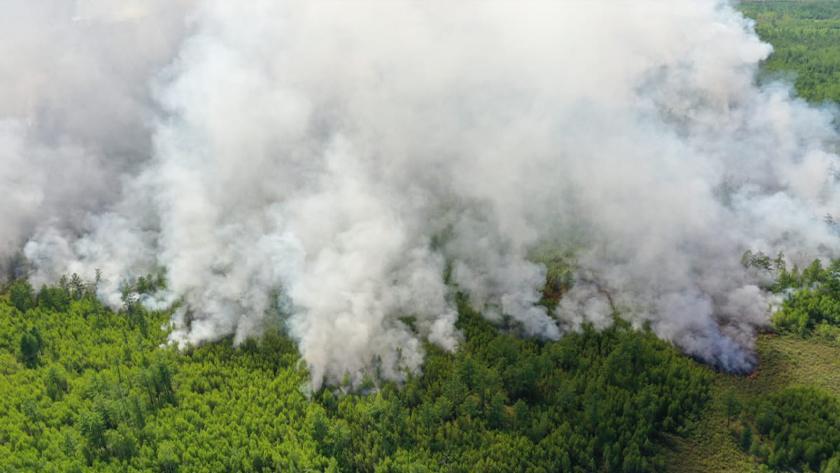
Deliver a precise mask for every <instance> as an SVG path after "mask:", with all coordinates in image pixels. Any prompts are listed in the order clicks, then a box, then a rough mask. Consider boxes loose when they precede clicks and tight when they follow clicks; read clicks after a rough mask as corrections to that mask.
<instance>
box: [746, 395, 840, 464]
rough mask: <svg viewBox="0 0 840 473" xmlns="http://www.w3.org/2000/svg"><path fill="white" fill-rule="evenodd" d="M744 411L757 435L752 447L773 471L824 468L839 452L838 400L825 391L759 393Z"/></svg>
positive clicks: (839, 421)
mask: <svg viewBox="0 0 840 473" xmlns="http://www.w3.org/2000/svg"><path fill="white" fill-rule="evenodd" d="M747 412H748V413H749V417H750V418H751V419H752V420H753V421H754V422H755V425H756V428H757V430H758V434H759V435H760V437H756V439H755V440H756V441H758V444H756V442H755V441H751V443H752V444H753V447H752V450H753V451H754V452H755V453H757V454H759V455H761V456H762V457H763V458H764V460H765V461H766V462H767V465H768V466H770V467H771V468H773V469H775V470H788V469H794V470H797V471H805V470H810V471H827V468H828V464H829V461H832V457H835V456H836V455H837V452H840V401H838V400H837V398H836V397H834V396H833V395H831V394H828V393H826V392H825V391H822V390H820V389H818V388H814V387H789V388H784V389H781V390H779V391H778V392H774V393H770V394H766V395H763V396H759V397H758V398H756V399H755V400H753V401H752V402H751V404H750V406H749V407H748V409H747ZM747 428H750V426H749V425H748V426H747ZM750 435H751V436H752V431H751V430H750ZM745 437H746V433H745ZM742 445H743V443H742Z"/></svg>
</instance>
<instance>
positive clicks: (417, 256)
mask: <svg viewBox="0 0 840 473" xmlns="http://www.w3.org/2000/svg"><path fill="white" fill-rule="evenodd" d="M0 8H2V9H3V10H4V13H5V14H3V15H0V31H3V32H4V33H3V37H2V41H0V78H2V81H3V84H4V85H5V87H4V90H3V92H2V93H0V169H2V172H1V173H0V190H1V191H2V192H0V221H2V222H3V226H2V227H0V253H2V254H4V255H6V256H5V257H6V258H7V259H6V260H7V261H8V258H9V257H13V256H14V255H15V254H17V253H19V252H20V251H23V253H24V254H25V256H26V259H27V260H28V264H30V265H31V268H32V271H33V273H32V276H31V279H32V280H33V281H34V282H35V283H36V284H39V283H41V282H45V281H51V280H54V279H55V278H57V277H58V276H59V275H61V274H66V273H72V272H77V273H79V274H81V275H83V276H85V277H88V278H92V277H93V273H94V269H95V268H100V269H101V270H102V273H103V274H104V276H105V281H104V283H103V284H101V285H100V287H99V296H100V297H101V298H102V300H103V301H105V302H106V303H109V304H111V305H115V306H118V305H119V304H120V286H121V284H122V282H123V281H126V280H131V279H132V278H134V277H137V276H139V275H142V274H146V273H147V272H149V271H151V270H154V269H155V268H165V269H166V271H167V278H168V282H169V285H168V290H167V291H166V293H165V294H158V295H157V298H154V299H153V298H147V299H145V300H144V302H145V303H146V304H149V305H156V306H165V305H168V304H171V303H173V302H174V301H176V300H181V301H183V302H182V304H181V306H180V309H179V310H178V312H177V313H176V315H175V317H174V322H175V324H176V327H177V328H176V330H175V331H174V333H173V334H172V339H173V340H174V341H176V342H179V343H185V342H192V343H199V342H203V341H209V340H214V339H217V338H219V337H222V336H226V335H229V334H235V337H236V339H237V340H242V339H244V338H245V337H247V336H249V335H258V334H259V333H260V331H261V330H262V329H263V328H264V327H265V326H266V325H267V324H272V323H277V322H282V323H284V324H285V325H286V327H287V329H288V330H289V332H290V333H291V334H292V335H293V337H294V338H295V339H296V340H298V342H299V346H300V351H301V353H302V355H303V356H304V357H305V359H306V361H307V363H308V364H309V366H310V369H311V372H312V376H313V380H314V382H315V383H316V384H320V382H321V380H323V379H327V380H329V381H338V380H341V379H342V377H343V376H344V374H345V373H350V374H351V375H353V374H356V373H359V372H360V370H366V369H371V367H374V366H375V367H376V369H378V370H379V371H380V372H381V374H382V375H383V376H385V377H388V378H391V379H399V378H401V377H402V376H404V375H405V372H406V371H416V370H418V369H419V368H420V366H421V363H422V359H423V347H422V342H421V340H423V339H428V340H429V341H430V342H432V343H435V344H438V345H440V346H442V347H444V348H446V349H449V350H454V349H455V348H456V347H457V345H458V341H459V333H458V331H457V330H456V328H455V325H454V324H455V320H456V318H457V311H456V307H455V301H454V293H455V291H461V292H462V293H464V294H466V296H467V297H468V298H469V301H470V303H471V305H472V306H473V307H475V308H476V309H479V310H481V311H482V312H483V313H484V314H485V316H486V317H488V318H490V319H492V320H497V321H502V320H506V321H507V323H509V324H510V325H512V326H515V327H518V330H520V331H521V333H522V334H524V335H527V336H535V337H543V338H546V339H556V338H558V337H560V336H562V334H563V332H565V331H568V330H575V329H578V328H579V327H580V326H581V325H582V324H584V323H587V322H589V323H594V324H595V325H596V326H599V327H602V326H605V325H608V324H609V323H611V321H612V318H611V313H612V305H615V307H616V308H617V309H618V310H620V311H621V313H622V315H623V316H624V317H625V318H627V319H629V320H631V321H632V322H633V323H635V324H642V323H644V322H646V321H649V322H650V323H651V327H652V328H653V330H654V331H655V332H656V333H657V334H658V335H659V336H661V337H663V338H666V339H668V340H672V341H674V342H675V343H676V344H677V345H678V346H679V347H681V348H682V349H684V350H685V351H686V352H687V353H689V354H691V355H693V356H697V357H700V358H702V359H704V360H706V361H708V362H710V363H713V364H716V365H718V366H720V367H722V368H724V369H728V370H734V371H738V370H744V369H748V368H749V367H750V366H751V364H752V363H753V360H752V357H751V354H750V348H751V343H752V342H751V338H752V334H753V330H754V328H755V327H757V326H760V325H762V324H764V323H765V322H766V320H767V314H768V306H769V304H770V302H771V301H770V299H769V297H768V295H767V294H766V293H765V292H764V291H762V290H761V289H760V288H759V286H760V285H761V284H762V282H763V280H764V279H766V277H767V276H766V275H763V274H762V272H761V271H757V270H755V269H746V268H744V267H743V266H742V265H741V264H740V258H741V255H742V254H743V253H744V252H745V251H746V250H748V249H749V250H754V251H758V250H760V251H764V252H766V253H771V254H776V252H778V251H784V252H785V254H786V255H788V258H789V259H790V260H791V262H796V261H804V260H807V259H808V258H813V257H817V256H837V250H838V249H839V248H838V238H837V235H836V233H835V232H834V231H833V227H832V225H830V224H829V223H826V222H825V220H824V216H825V215H826V214H831V213H835V212H836V210H837V208H838V203H840V202H838V192H837V183H836V179H835V170H834V166H835V163H836V162H837V155H836V154H835V150H836V144H837V135H836V134H835V131H834V130H833V129H832V125H831V121H832V118H833V114H832V111H830V110H826V109H820V108H814V107H811V106H809V105H807V104H806V103H804V102H803V101H801V100H799V99H796V98H793V97H792V94H791V90H790V88H789V87H788V86H786V85H783V84H766V85H762V86H757V85H756V74H757V71H758V64H759V62H760V61H761V60H762V59H764V58H766V57H767V55H768V54H769V53H770V52H771V47H770V46H769V45H767V44H764V43H762V42H761V41H760V40H759V39H758V37H757V36H756V35H755V34H754V33H753V30H752V25H751V22H750V21H749V20H746V19H744V18H743V17H742V15H741V14H740V13H738V12H736V11H734V10H733V9H732V8H731V7H730V6H729V5H728V4H725V3H721V2H713V1H697V2H675V3H664V2H638V3H633V2H597V1H596V2H592V1H585V2H584V1H581V2H576V1H564V2H555V3H550V2H534V3H531V4H522V3H516V4H514V3H512V2H511V3H506V2H487V3H477V2H464V3H452V2H388V3H386V2H377V3H369V4H367V3H365V4H362V3H359V2H352V3H350V4H343V3H329V2H316V3H310V4H304V3H291V2H282V3H279V2H258V1H254V2H249V3H248V4H247V5H234V4H233V3H230V2H218V3H203V2H191V1H184V2H179V3H174V2H141V1H137V2H120V3H114V2H104V1H97V0H89V1H81V0H80V1H78V2H76V4H72V3H70V2H59V1H57V2H47V1H40V2H26V1H10V2H5V3H4V4H3V5H2V6H1V7H0ZM539 245H554V246H556V247H557V248H560V249H564V250H566V249H567V250H572V251H574V252H576V255H577V259H578V264H579V267H580V273H579V275H578V284H576V285H575V286H574V288H573V289H572V290H571V292H569V293H568V294H567V295H566V296H565V297H564V299H563V300H562V301H561V303H560V305H559V307H558V308H557V310H556V311H552V312H549V311H547V310H546V309H545V308H544V307H543V306H540V305H538V304H537V302H538V301H539V299H540V289H541V287H542V286H543V284H544V281H545V268H544V267H543V266H542V265H540V264H537V263H534V262H532V261H531V260H529V259H528V254H529V251H531V250H533V249H534V248H535V247H537V246H539ZM7 269H8V268H7ZM605 293H606V294H609V295H610V299H611V300H608V299H607V296H606V295H605ZM407 317H410V318H411V322H410V323H409V322H408V321H407Z"/></svg>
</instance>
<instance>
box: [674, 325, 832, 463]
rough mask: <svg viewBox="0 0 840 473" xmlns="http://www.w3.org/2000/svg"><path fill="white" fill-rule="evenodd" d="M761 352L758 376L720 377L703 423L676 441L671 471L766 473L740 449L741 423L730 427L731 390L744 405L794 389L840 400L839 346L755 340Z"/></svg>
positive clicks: (778, 338) (788, 339)
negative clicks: (727, 403)
mask: <svg viewBox="0 0 840 473" xmlns="http://www.w3.org/2000/svg"><path fill="white" fill-rule="evenodd" d="M756 350H757V352H758V354H759V360H760V365H759V368H758V371H757V372H756V373H755V374H754V375H753V376H751V377H742V376H732V375H728V374H725V373H717V374H715V382H714V385H713V387H712V389H711V394H712V402H711V403H710V404H709V406H708V407H707V408H706V410H705V411H704V412H703V414H702V416H701V417H700V419H698V420H697V421H696V422H694V423H693V424H692V425H689V426H688V427H687V436H686V437H685V438H673V446H674V448H673V449H672V450H671V452H669V455H668V459H667V460H668V461H667V465H668V470H669V471H673V472H680V473H683V472H685V473H710V472H722V473H725V472H733V473H734V472H753V471H762V467H761V463H760V461H759V459H758V458H757V457H754V456H752V455H750V454H748V453H746V452H744V451H743V450H742V449H741V447H740V446H739V445H738V440H739V439H738V433H740V432H741V430H742V425H741V422H740V421H739V420H738V419H732V420H731V422H730V427H729V428H727V425H726V424H727V420H726V414H725V412H724V404H723V399H722V397H723V396H722V394H723V393H724V392H725V391H726V390H727V389H729V388H734V389H735V390H736V392H737V393H738V395H739V397H740V399H741V401H742V402H746V401H747V400H748V399H751V398H753V397H755V396H758V395H760V394H762V393H766V392H771V391H775V390H777V389H779V388H782V387H785V386H791V385H795V384H801V385H809V386H819V387H821V388H823V389H826V390H827V391H829V392H831V393H833V394H835V395H837V396H840V348H839V347H836V346H831V345H827V344H825V343H821V342H818V341H814V340H806V339H802V338H799V337H794V336H789V335H780V336H776V335H763V336H761V337H759V338H758V340H756ZM764 471H766V470H764Z"/></svg>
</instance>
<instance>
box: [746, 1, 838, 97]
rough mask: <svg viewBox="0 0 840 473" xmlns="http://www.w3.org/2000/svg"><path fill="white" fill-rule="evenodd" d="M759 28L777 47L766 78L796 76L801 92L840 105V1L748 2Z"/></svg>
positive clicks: (766, 63) (749, 10)
mask: <svg viewBox="0 0 840 473" xmlns="http://www.w3.org/2000/svg"><path fill="white" fill-rule="evenodd" d="M740 9H741V11H742V12H743V13H744V14H745V15H746V16H748V17H750V18H753V19H754V20H756V28H755V29H756V32H758V34H759V36H761V39H763V40H764V41H767V42H769V43H770V44H772V45H773V50H774V52H773V54H772V55H771V56H770V58H768V60H767V61H766V62H765V64H764V65H763V72H764V79H766V80H777V79H785V80H793V81H794V83H795V85H796V92H797V94H798V95H799V96H801V97H804V98H805V99H807V100H809V101H812V102H823V101H825V100H832V101H834V102H837V103H840V46H838V45H840V2H837V1H833V0H822V1H814V2H810V1H806V2H797V1H788V2H779V1H771V2H745V3H742V4H741V5H740Z"/></svg>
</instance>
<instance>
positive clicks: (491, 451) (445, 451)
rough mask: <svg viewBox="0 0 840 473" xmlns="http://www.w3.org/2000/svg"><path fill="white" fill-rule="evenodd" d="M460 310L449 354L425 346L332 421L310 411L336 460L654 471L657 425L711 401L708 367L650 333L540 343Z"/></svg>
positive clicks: (674, 422)
mask: <svg viewBox="0 0 840 473" xmlns="http://www.w3.org/2000/svg"><path fill="white" fill-rule="evenodd" d="M460 309H461V310H460V313H461V318H460V322H459V326H460V328H461V329H462V330H463V331H464V333H465V335H466V342H465V344H464V345H463V346H462V347H461V349H460V350H459V351H458V352H457V353H456V354H455V355H450V354H447V353H444V352H441V351H440V350H439V349H436V348H435V347H432V346H429V347H427V348H428V351H429V355H428V358H427V362H426V367H425V369H424V375H423V376H422V377H412V378H410V379H409V380H408V382H407V383H406V385H405V386H404V387H403V389H401V390H397V389H395V387H394V386H393V385H391V384H389V383H386V384H384V385H381V386H380V391H379V392H378V393H376V394H374V395H371V396H358V395H356V394H350V395H347V396H344V397H342V398H340V399H339V400H338V406H337V408H335V409H333V408H328V409H325V411H324V413H325V414H326V416H327V418H328V419H329V424H330V425H329V427H325V426H324V425H323V417H322V416H321V414H320V413H319V414H316V415H315V417H313V418H311V420H310V425H311V426H312V427H311V428H312V429H314V430H313V431H314V432H317V433H318V434H317V435H318V437H319V438H320V439H321V440H320V441H319V446H320V451H321V452H322V453H323V454H324V455H329V456H333V457H334V458H335V459H336V460H337V466H338V467H339V469H340V470H341V471H372V470H376V471H412V468H414V469H417V468H421V466H422V468H425V469H427V471H453V472H468V471H628V472H630V471H661V470H662V468H663V467H662V458H661V455H660V454H661V446H660V445H661V443H662V441H663V439H664V435H665V434H666V433H677V432H679V429H680V426H682V425H683V424H684V423H685V421H686V420H687V418H689V417H693V416H695V415H696V414H697V413H698V412H699V410H700V409H701V408H702V407H703V406H704V405H705V403H706V401H707V397H708V389H707V388H708V386H707V383H708V378H707V375H706V374H705V371H703V370H702V369H700V368H699V367H698V366H697V365H695V364H694V362H692V361H691V360H689V359H688V358H686V357H684V356H682V355H680V354H679V353H678V352H677V351H676V350H674V349H673V348H672V347H670V346H668V345H667V344H666V343H664V342H662V341H660V340H658V339H656V337H654V336H653V335H652V334H650V333H648V332H644V331H634V330H630V329H629V328H628V327H626V325H625V324H623V323H618V324H616V327H614V328H612V329H608V330H606V331H604V332H602V333H597V332H595V331H593V330H592V329H591V328H587V329H586V330H585V331H584V332H583V333H581V334H569V335H567V336H566V337H565V338H563V339H562V340H560V341H559V342H556V343H548V344H540V343H537V342H535V341H533V340H520V339H517V338H515V337H513V336H511V335H506V334H500V333H499V332H498V331H496V329H495V328H493V327H492V326H491V325H490V324H488V323H487V322H486V321H484V320H483V319H482V318H481V317H480V316H478V314H475V313H474V312H472V311H471V310H470V309H469V308H467V307H466V306H465V305H462V306H461V308H460ZM319 397H320V399H321V403H322V404H323V405H332V404H333V402H334V399H335V397H334V396H333V394H332V392H331V390H330V389H326V390H324V391H322V392H321V393H320V394H319ZM345 430H346V432H345ZM339 439H340V440H339ZM337 444H340V445H342V446H343V448H342V449H339V448H338V447H337ZM418 471H420V470H418ZM423 471H426V470H423Z"/></svg>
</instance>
